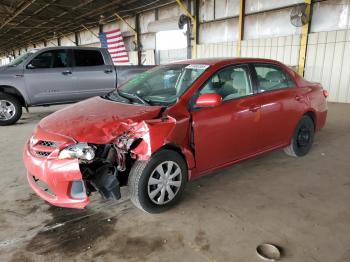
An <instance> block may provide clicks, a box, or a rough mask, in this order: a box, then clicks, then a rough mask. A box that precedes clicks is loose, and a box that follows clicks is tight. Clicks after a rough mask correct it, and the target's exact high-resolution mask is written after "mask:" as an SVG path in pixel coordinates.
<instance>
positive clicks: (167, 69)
mask: <svg viewBox="0 0 350 262" xmlns="http://www.w3.org/2000/svg"><path fill="white" fill-rule="evenodd" d="M207 68H209V65H202V64H170V65H163V66H158V67H155V68H153V69H151V70H149V71H146V72H144V73H142V74H139V75H137V76H136V77H134V78H132V79H131V80H129V81H128V82H126V83H124V84H123V85H121V86H120V87H119V88H118V89H116V90H115V91H113V92H112V93H110V94H109V95H108V98H110V99H111V100H118V101H120V100H121V99H120V98H121V97H122V98H124V99H127V100H129V101H130V102H132V103H143V104H149V105H164V106H168V105H171V104H174V103H175V102H176V101H177V100H178V98H179V97H180V96H181V95H182V94H183V93H184V92H185V91H186V90H188V88H189V87H190V86H191V85H192V84H193V83H194V81H196V80H197V79H198V78H199V77H200V76H201V75H202V74H203V72H204V71H205V70H206V69H207Z"/></svg>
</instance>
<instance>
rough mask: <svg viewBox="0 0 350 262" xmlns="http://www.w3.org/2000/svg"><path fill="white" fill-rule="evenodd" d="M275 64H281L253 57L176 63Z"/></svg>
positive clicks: (205, 59)
mask: <svg viewBox="0 0 350 262" xmlns="http://www.w3.org/2000/svg"><path fill="white" fill-rule="evenodd" d="M254 62H257V63H273V64H276V63H277V64H280V62H278V61H276V60H272V59H265V58H253V57H219V58H199V59H188V60H181V61H177V62H174V63H175V64H184V63H186V64H205V65H216V64H234V63H254Z"/></svg>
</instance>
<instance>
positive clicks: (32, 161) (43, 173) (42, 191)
mask: <svg viewBox="0 0 350 262" xmlns="http://www.w3.org/2000/svg"><path fill="white" fill-rule="evenodd" d="M23 160H24V164H25V166H26V168H27V179H28V182H29V184H30V186H31V187H32V188H33V190H34V191H35V193H36V194H37V195H39V196H40V197H41V198H42V199H44V200H45V201H47V202H49V203H50V204H52V205H55V206H60V207H67V208H84V207H85V206H86V205H88V204H89V202H90V199H89V197H88V196H87V195H86V189H85V184H84V181H83V179H82V175H81V172H80V168H79V161H78V160H77V159H64V160H62V159H57V158H50V157H38V156H34V155H33V154H32V153H31V151H30V148H29V143H27V144H26V145H25V148H24V153H23ZM77 185H78V186H77ZM77 191H80V192H77ZM73 196H78V197H79V198H76V197H73Z"/></svg>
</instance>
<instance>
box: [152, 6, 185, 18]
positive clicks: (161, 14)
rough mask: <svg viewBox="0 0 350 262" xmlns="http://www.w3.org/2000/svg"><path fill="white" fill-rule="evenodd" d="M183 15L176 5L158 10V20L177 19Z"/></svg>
mask: <svg viewBox="0 0 350 262" xmlns="http://www.w3.org/2000/svg"><path fill="white" fill-rule="evenodd" d="M181 14H183V12H182V10H181V9H180V7H179V5H178V4H172V5H167V6H164V7H161V8H159V9H158V19H159V20H160V19H166V18H169V17H174V16H177V17H179V16H180V15H181Z"/></svg>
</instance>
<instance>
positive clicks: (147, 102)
mask: <svg viewBox="0 0 350 262" xmlns="http://www.w3.org/2000/svg"><path fill="white" fill-rule="evenodd" d="M117 92H118V94H119V95H120V96H122V97H125V98H128V99H130V98H131V99H132V98H136V99H137V100H139V101H140V102H141V103H142V104H144V105H148V106H149V105H150V104H149V101H146V100H145V99H143V98H142V97H140V96H139V95H138V94H130V93H125V92H122V91H117Z"/></svg>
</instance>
